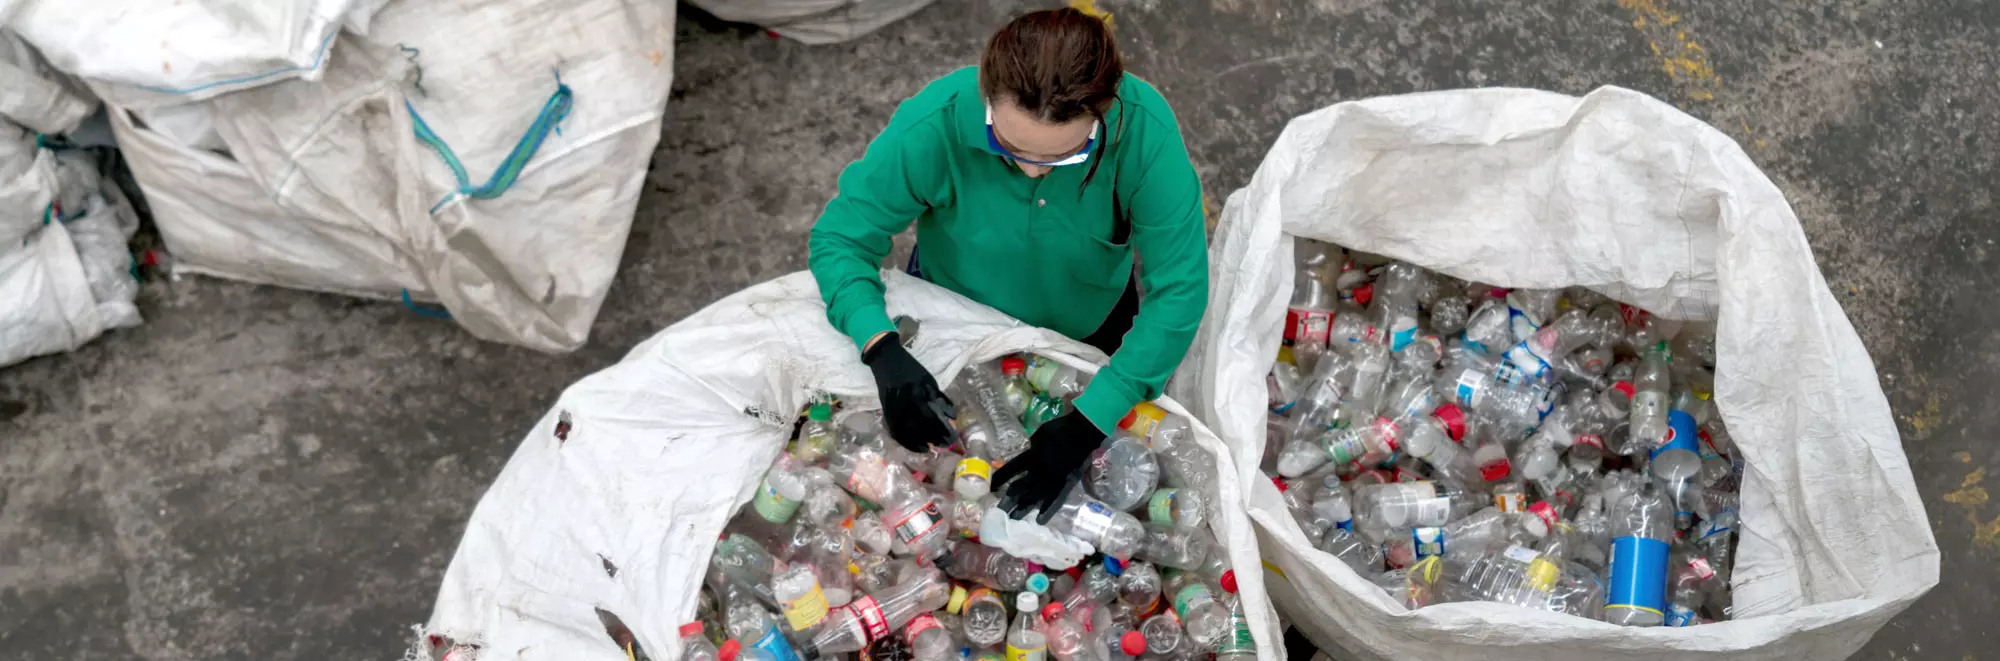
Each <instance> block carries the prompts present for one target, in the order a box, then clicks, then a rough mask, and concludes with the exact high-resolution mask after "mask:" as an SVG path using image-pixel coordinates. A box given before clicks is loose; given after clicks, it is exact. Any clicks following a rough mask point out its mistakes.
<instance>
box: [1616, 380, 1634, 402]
mask: <svg viewBox="0 0 2000 661" xmlns="http://www.w3.org/2000/svg"><path fill="white" fill-rule="evenodd" d="M1611 387H1613V388H1617V389H1618V392H1622V393H1625V398H1626V399H1631V398H1632V395H1634V394H1636V393H1638V392H1639V390H1638V389H1637V388H1633V387H1632V382H1631V381H1619V382H1617V383H1614V384H1611Z"/></svg>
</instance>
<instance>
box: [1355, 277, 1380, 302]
mask: <svg viewBox="0 0 2000 661" xmlns="http://www.w3.org/2000/svg"><path fill="white" fill-rule="evenodd" d="M1373 298H1375V283H1373V282H1371V283H1368V284H1365V285H1362V286H1359V287H1355V288H1354V303H1355V304H1356V305H1367V304H1368V301H1369V299H1373Z"/></svg>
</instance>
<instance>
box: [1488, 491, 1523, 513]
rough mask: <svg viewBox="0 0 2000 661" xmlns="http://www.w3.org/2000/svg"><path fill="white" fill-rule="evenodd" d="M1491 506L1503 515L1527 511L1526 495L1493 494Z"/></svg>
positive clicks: (1517, 493) (1519, 493)
mask: <svg viewBox="0 0 2000 661" xmlns="http://www.w3.org/2000/svg"><path fill="white" fill-rule="evenodd" d="M1493 506H1494V507H1498V508H1500V512H1501V513H1503V514H1519V513H1521V512H1526V511H1528V494H1525V493H1521V492H1518V491H1517V492H1514V493H1505V492H1502V493H1496V494H1493Z"/></svg>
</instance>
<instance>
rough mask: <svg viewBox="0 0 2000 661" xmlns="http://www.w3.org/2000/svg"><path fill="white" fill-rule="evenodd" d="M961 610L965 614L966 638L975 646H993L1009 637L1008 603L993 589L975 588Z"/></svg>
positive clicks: (968, 595) (967, 596)
mask: <svg viewBox="0 0 2000 661" xmlns="http://www.w3.org/2000/svg"><path fill="white" fill-rule="evenodd" d="M959 612H961V613H964V615H965V617H964V621H963V624H964V627H965V638H966V639H967V640H970V641H972V644H973V645H974V646H975V647H992V646H994V645H998V644H1000V643H1001V642H1003V641H1005V640H1006V639H1007V603H1006V602H1004V601H1001V600H1000V595H999V594H998V593H996V592H994V591H993V590H990V589H987V588H978V589H975V590H973V591H972V592H971V593H969V594H967V595H966V598H965V605H964V606H963V607H962V608H961V609H960V611H959Z"/></svg>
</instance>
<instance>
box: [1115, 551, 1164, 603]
mask: <svg viewBox="0 0 2000 661" xmlns="http://www.w3.org/2000/svg"><path fill="white" fill-rule="evenodd" d="M1118 601H1120V602H1123V603H1124V604H1125V605H1126V606H1130V607H1131V608H1132V610H1133V612H1137V613H1150V612H1152V611H1153V608H1154V607H1156V606H1158V605H1159V604H1160V572H1159V570H1157V569H1154V568H1153V566H1152V565H1151V564H1148V563H1144V562H1134V563H1131V564H1127V565H1125V566H1124V572H1123V573H1122V574H1120V575H1119V577H1118Z"/></svg>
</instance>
